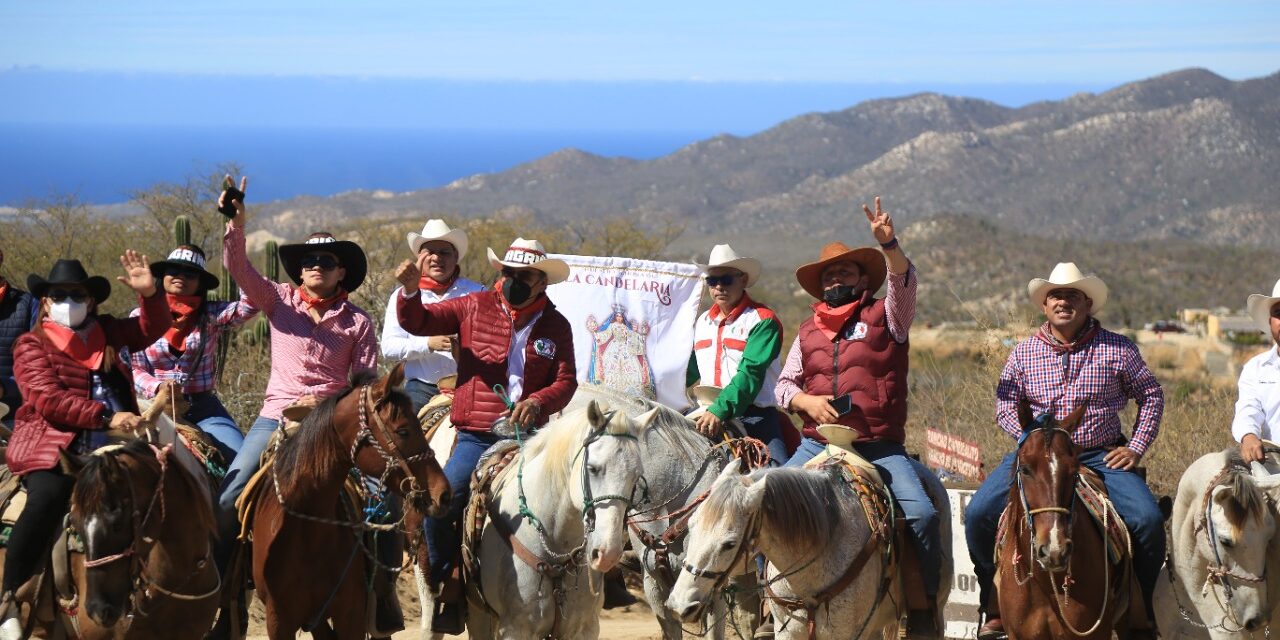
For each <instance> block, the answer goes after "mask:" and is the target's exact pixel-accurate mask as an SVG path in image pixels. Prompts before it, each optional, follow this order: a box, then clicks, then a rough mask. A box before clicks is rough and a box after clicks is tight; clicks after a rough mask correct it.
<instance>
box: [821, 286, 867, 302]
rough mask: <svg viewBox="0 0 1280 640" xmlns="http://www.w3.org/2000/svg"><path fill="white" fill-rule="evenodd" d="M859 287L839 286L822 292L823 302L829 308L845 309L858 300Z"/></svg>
mask: <svg viewBox="0 0 1280 640" xmlns="http://www.w3.org/2000/svg"><path fill="white" fill-rule="evenodd" d="M857 293H858V289H857V287H855V286H853V285H849V284H838V285H836V286H834V287H831V288H830V289H827V290H825V291H823V292H822V300H823V302H826V303H827V306H828V307H832V308H835V307H843V306H845V305H846V304H849V303H850V302H853V301H854V299H856V298H857Z"/></svg>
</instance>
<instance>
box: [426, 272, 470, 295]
mask: <svg viewBox="0 0 1280 640" xmlns="http://www.w3.org/2000/svg"><path fill="white" fill-rule="evenodd" d="M460 273H462V267H454V268H453V275H451V276H449V279H448V280H445V281H444V282H440V281H438V280H436V279H435V278H432V277H431V276H428V275H426V274H423V275H422V277H420V278H418V288H419V289H426V290H427V291H432V292H434V293H437V294H440V293H444V292H446V291H448V290H449V287H452V286H453V283H455V282H457V281H458V274H460Z"/></svg>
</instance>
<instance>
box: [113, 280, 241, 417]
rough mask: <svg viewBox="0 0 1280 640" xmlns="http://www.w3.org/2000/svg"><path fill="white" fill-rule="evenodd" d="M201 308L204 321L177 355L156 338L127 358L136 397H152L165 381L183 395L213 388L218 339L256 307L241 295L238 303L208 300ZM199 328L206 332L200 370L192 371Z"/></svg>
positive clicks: (236, 325)
mask: <svg viewBox="0 0 1280 640" xmlns="http://www.w3.org/2000/svg"><path fill="white" fill-rule="evenodd" d="M204 308H205V318H204V322H203V323H201V326H197V327H196V328H195V330H193V331H192V332H191V333H190V334H188V335H187V339H186V341H185V342H184V343H183V344H184V349H183V351H182V353H181V354H179V355H176V356H175V355H173V352H172V351H170V350H169V341H168V340H166V339H164V338H160V339H159V340H156V341H155V343H154V344H152V345H151V346H149V347H147V348H146V349H145V350H143V351H140V352H138V353H134V354H131V355H130V356H129V361H130V363H131V364H132V365H133V386H134V388H135V389H136V390H137V392H138V395H139V396H141V397H144V398H154V397H155V396H156V389H158V388H159V387H160V384H161V383H162V382H166V381H169V380H174V381H176V382H177V383H178V384H179V385H181V386H182V392H183V393H202V392H205V391H210V390H212V389H213V383H214V378H215V374H216V373H217V371H216V368H217V363H218V354H217V352H218V338H219V337H220V336H221V335H222V332H223V331H226V330H227V329H232V328H234V327H238V326H240V325H242V324H244V323H245V321H247V320H248V319H250V318H252V317H254V316H255V315H258V308H257V307H255V306H254V305H253V303H252V302H250V301H249V298H248V297H247V296H245V295H243V294H242V295H241V296H240V301H239V302H215V301H209V302H206V303H205V305H204ZM139 311H140V310H138V309H134V310H133V313H131V314H130V315H131V316H136V315H138V314H139ZM203 329H208V331H209V333H208V337H206V338H205V341H204V357H203V358H200V368H199V369H198V370H196V371H192V370H191V369H192V367H194V366H195V364H196V358H197V357H198V352H199V349H200V333H201V331H202V330H203Z"/></svg>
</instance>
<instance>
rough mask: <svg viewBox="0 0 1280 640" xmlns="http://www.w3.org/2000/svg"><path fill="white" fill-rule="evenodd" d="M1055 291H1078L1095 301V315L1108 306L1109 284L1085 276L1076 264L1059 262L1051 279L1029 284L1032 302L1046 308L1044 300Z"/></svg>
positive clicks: (1097, 278)
mask: <svg viewBox="0 0 1280 640" xmlns="http://www.w3.org/2000/svg"><path fill="white" fill-rule="evenodd" d="M1054 289H1076V290H1078V291H1080V292H1081V293H1084V295H1086V296H1088V297H1089V299H1090V300H1093V311H1092V312H1093V313H1097V312H1098V311H1101V310H1102V307H1103V306H1105V305H1106V304H1107V283H1105V282H1103V281H1102V278H1099V277H1098V276H1095V275H1088V276H1086V275H1084V274H1083V273H1081V272H1080V268H1079V267H1077V266H1076V263H1074V262H1059V263H1058V266H1056V267H1054V268H1053V273H1050V274H1049V279H1048V280H1045V279H1043V278H1035V279H1033V280H1032V281H1031V282H1028V283H1027V295H1030V296H1031V301H1032V302H1034V303H1036V304H1038V305H1040V306H1044V299H1045V297H1046V296H1048V295H1049V292H1050V291H1053V290H1054Z"/></svg>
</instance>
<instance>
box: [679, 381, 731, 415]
mask: <svg viewBox="0 0 1280 640" xmlns="http://www.w3.org/2000/svg"><path fill="white" fill-rule="evenodd" d="M721 391H724V389H721V388H720V387H716V386H713V385H709V384H700V385H698V386H696V387H694V388H693V389H692V390H691V395H692V396H693V403H694V404H695V405H697V407H696V408H695V409H694V410H693V411H690V412H689V413H688V414H687V415H686V416H685V417H687V418H690V419H693V418H697V417H698V416H700V415H702V414H703V413H706V411H707V407H710V406H711V405H713V404H715V402H716V399H717V398H719V397H720V392H721Z"/></svg>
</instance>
